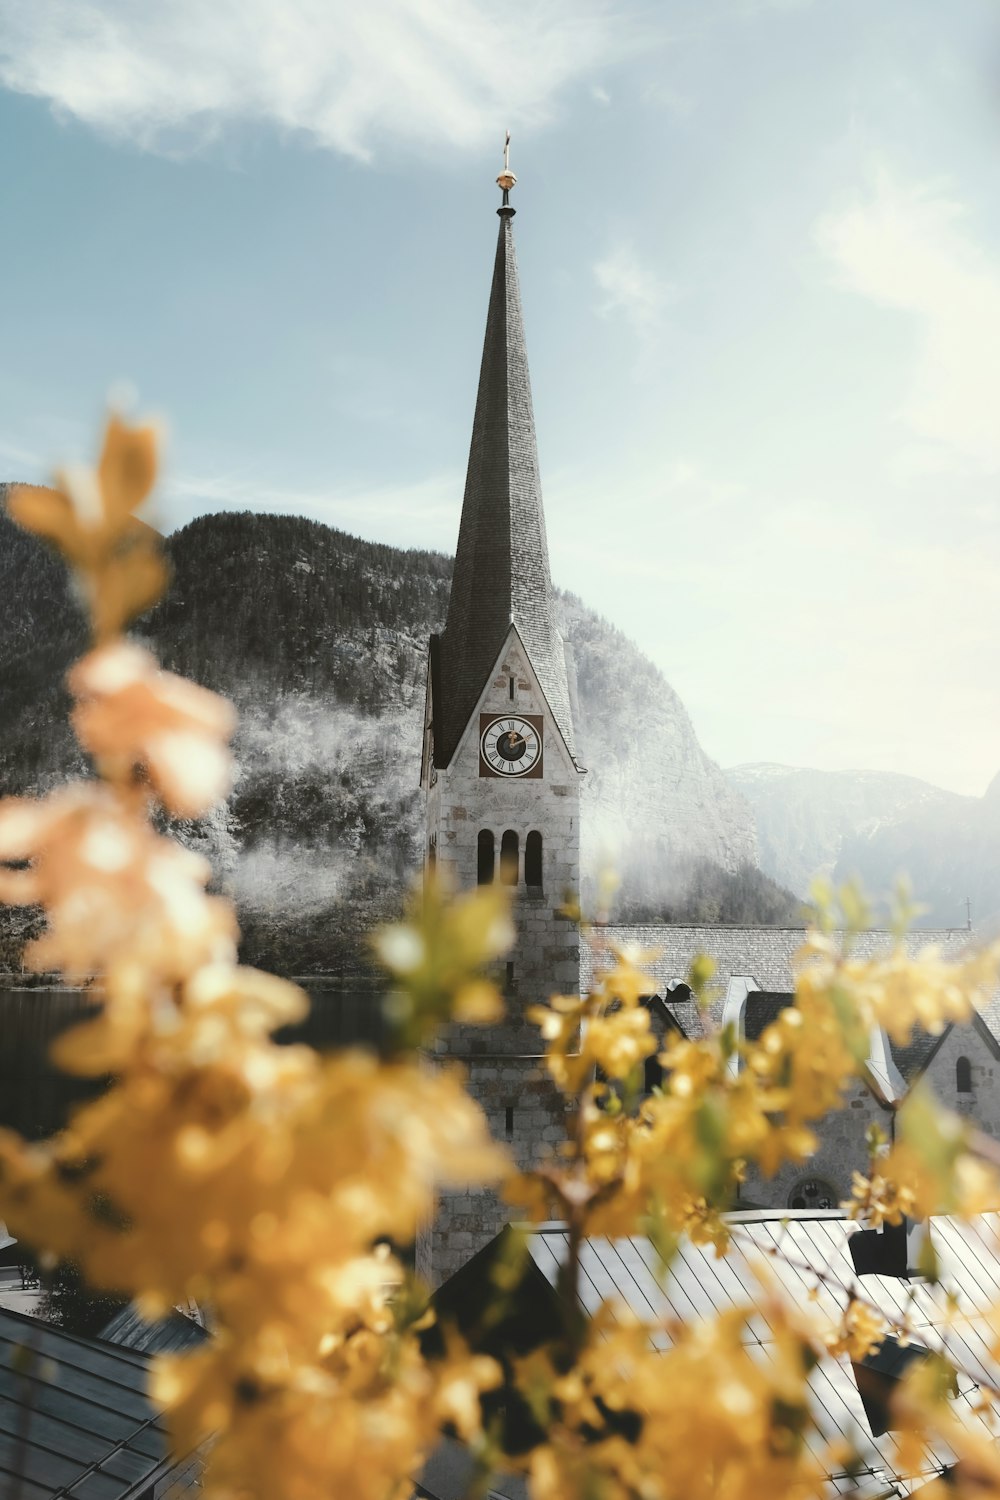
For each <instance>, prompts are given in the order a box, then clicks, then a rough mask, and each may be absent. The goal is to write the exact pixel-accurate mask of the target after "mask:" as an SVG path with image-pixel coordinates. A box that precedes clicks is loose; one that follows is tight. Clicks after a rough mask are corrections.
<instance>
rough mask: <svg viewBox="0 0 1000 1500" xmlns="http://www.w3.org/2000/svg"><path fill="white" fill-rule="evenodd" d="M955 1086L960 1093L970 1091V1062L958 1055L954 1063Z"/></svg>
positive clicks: (969, 1092) (968, 1092)
mask: <svg viewBox="0 0 1000 1500" xmlns="http://www.w3.org/2000/svg"><path fill="white" fill-rule="evenodd" d="M955 1087H956V1089H957V1090H958V1092H959V1093H960V1094H971V1093H972V1064H971V1063H970V1061H969V1059H968V1058H967V1057H960V1058H959V1059H958V1061H957V1062H956V1064H955Z"/></svg>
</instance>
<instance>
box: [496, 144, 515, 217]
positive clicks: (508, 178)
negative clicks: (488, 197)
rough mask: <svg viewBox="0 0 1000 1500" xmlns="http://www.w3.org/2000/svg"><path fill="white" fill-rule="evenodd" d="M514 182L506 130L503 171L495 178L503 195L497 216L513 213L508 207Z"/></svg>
mask: <svg viewBox="0 0 1000 1500" xmlns="http://www.w3.org/2000/svg"><path fill="white" fill-rule="evenodd" d="M516 182H517V178H516V177H515V176H514V173H513V172H512V171H511V170H510V131H509V130H508V131H507V136H506V139H505V141H504V144H503V171H502V172H501V173H500V176H499V177H498V178H497V187H498V188H499V189H500V191H501V192H502V193H503V203H502V204H501V205H500V207H499V208H498V209H497V213H498V214H502V213H508V214H512V213H514V209H512V208H511V206H510V190H511V188H512V187H513V186H514V184H515V183H516Z"/></svg>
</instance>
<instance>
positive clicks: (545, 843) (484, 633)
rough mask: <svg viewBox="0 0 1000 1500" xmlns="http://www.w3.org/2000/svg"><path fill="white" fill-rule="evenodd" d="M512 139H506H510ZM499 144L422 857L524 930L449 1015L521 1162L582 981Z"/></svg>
mask: <svg viewBox="0 0 1000 1500" xmlns="http://www.w3.org/2000/svg"><path fill="white" fill-rule="evenodd" d="M509 139H510V138H509V137H508V145H509ZM514 182H515V178H514V174H513V173H512V172H511V171H510V169H509V165H508V160H507V152H506V151H505V153H504V170H503V172H502V173H501V174H500V176H499V177H498V178H497V185H498V186H499V187H500V189H501V190H502V193H503V202H502V204H501V207H500V208H499V209H498V210H497V212H498V214H499V216H500V232H499V237H498V241H497V251H496V260H495V262H494V266H493V284H492V288H491V291H490V301H489V310H488V312H487V318H486V337H485V340H484V344H483V359H482V365H481V367H480V372H479V393H478V396H477V398H476V411H475V417H474V420H473V426H472V443H471V447H470V450H469V467H468V473H467V477H466V482H465V498H464V501H463V504H462V519H461V524H460V527H459V534H458V548H457V552H456V556H455V571H454V576H453V581H452V589H451V600H450V603H449V607H448V618H447V622H446V624H445V628H444V631H443V633H442V634H441V635H440V636H432V638H431V642H430V661H429V671H428V683H427V712H426V715H425V728H424V745H423V761H422V768H421V785H422V787H423V790H424V792H425V794H426V799H427V847H426V858H427V863H428V866H429V867H435V868H436V869H437V871H438V872H439V873H440V874H441V875H442V876H444V877H445V878H447V879H449V880H450V882H451V884H452V886H453V887H455V888H458V889H461V888H468V887H471V886H474V885H477V884H486V883H488V882H491V881H494V880H496V881H503V882H505V883H507V884H508V885H510V886H511V888H512V893H513V898H514V920H515V925H516V931H517V940H516V943H515V946H514V948H513V949H512V950H511V952H510V954H509V955H508V962H507V964H506V972H505V975H504V990H505V995H506V1012H507V1013H506V1018H505V1020H504V1021H503V1022H501V1023H500V1024H498V1025H496V1026H492V1027H486V1028H483V1027H459V1026H454V1027H452V1028H450V1029H449V1031H448V1033H447V1035H446V1036H445V1037H444V1038H443V1040H442V1041H441V1043H440V1044H439V1046H440V1048H441V1050H442V1051H444V1052H445V1053H446V1054H447V1055H450V1056H460V1057H461V1058H462V1061H463V1063H464V1065H465V1067H466V1068H467V1069H468V1073H469V1089H470V1092H471V1093H472V1095H473V1096H474V1097H475V1098H477V1099H478V1100H479V1102H480V1104H481V1105H482V1107H483V1108H484V1109H485V1111H486V1113H487V1116H488V1118H489V1121H490V1125H491V1128H492V1130H493V1133H494V1135H495V1136H496V1137H497V1138H498V1139H499V1140H501V1141H505V1142H507V1144H508V1145H509V1147H510V1149H511V1151H512V1152H513V1154H514V1155H515V1157H516V1158H517V1159H518V1161H519V1163H520V1165H522V1166H527V1165H529V1164H530V1163H531V1162H532V1161H533V1160H534V1159H536V1157H537V1155H538V1153H539V1152H540V1150H542V1149H544V1148H545V1147H546V1146H548V1145H550V1144H554V1143H555V1142H557V1141H559V1140H560V1139H561V1138H562V1136H563V1134H564V1123H563V1109H562V1102H561V1099H560V1098H559V1096H558V1094H557V1093H556V1091H555V1089H554V1088H553V1086H552V1085H551V1083H550V1082H549V1080H548V1078H547V1075H546V1074H545V1072H544V1069H543V1067H542V1059H541V1053H542V1047H541V1043H540V1040H539V1035H538V1031H537V1029H536V1028H535V1027H534V1026H532V1025H531V1024H530V1023H529V1022H528V1021H527V1020H526V1019H525V1012H526V1010H527V1009H528V1007H529V1006H531V1005H534V1004H536V1003H537V1002H539V1001H542V1000H544V999H546V998H547V997H548V996H549V995H550V994H552V993H554V992H557V991H562V992H564V993H574V992H575V991H576V990H577V989H578V987H579V982H580V946H579V935H578V931H577V928H576V926H575V924H574V923H573V922H572V921H571V920H569V919H567V918H566V917H564V916H563V915H562V907H563V904H564V902H565V900H566V897H567V895H570V894H572V895H576V894H577V892H578V890H579V867H580V779H581V776H582V775H583V768H582V767H581V766H580V764H579V762H578V760H577V756H576V750H575V746H574V736H573V713H572V707H571V696H570V689H569V680H568V674H567V664H566V654H565V651H564V647H563V641H562V638H561V636H560V634H559V630H558V628H557V625H556V618H555V606H554V600H553V594H552V582H551V578H550V575H549V558H548V547H547V544H546V538H545V517H544V513H543V510H542V490H541V483H540V480H539V473H538V451H537V446H536V443H535V421H534V414H533V411H532V404H531V385H530V381H529V378H528V360H527V354H526V351H525V344H524V326H523V319H522V315H521V296H520V290H519V287H518V278H517V261H516V258H515V254H514V234H513V220H514V209H513V208H512V207H511V205H510V201H509V199H510V191H511V189H512V188H513V186H514ZM506 1219H507V1213H506V1210H505V1209H504V1207H503V1205H502V1204H501V1203H500V1202H499V1200H498V1199H497V1197H496V1196H495V1194H493V1193H491V1192H478V1193H463V1194H461V1195H451V1196H448V1197H446V1198H445V1200H444V1202H443V1204H442V1208H441V1212H440V1214H439V1217H438V1220H437V1223H436V1224H435V1226H434V1228H433V1229H432V1230H431V1231H430V1232H429V1233H428V1234H427V1235H426V1236H425V1237H424V1239H423V1240H422V1242H421V1244H420V1245H419V1246H418V1268H419V1269H420V1271H421V1272H422V1274H423V1275H424V1276H426V1277H427V1279H428V1280H429V1281H431V1282H433V1283H435V1284H436V1283H438V1282H440V1281H442V1280H443V1279H444V1278H445V1277H447V1276H449V1275H451V1274H452V1273H453V1272H454V1271H456V1270H457V1269H458V1268H459V1267H460V1266H461V1265H463V1264H464V1263H465V1261H467V1260H468V1259H469V1258H470V1256H471V1255H473V1254H474V1253H475V1251H476V1250H478V1249H479V1248H480V1247H481V1246H482V1245H484V1244H485V1243H486V1242H487V1241H488V1240H489V1239H490V1238H491V1237H492V1236H493V1235H494V1234H496V1233H497V1231H498V1230H499V1229H500V1228H501V1227H502V1225H503V1224H504V1223H505V1222H506Z"/></svg>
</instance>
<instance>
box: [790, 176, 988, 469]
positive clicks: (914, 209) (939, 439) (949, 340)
mask: <svg viewBox="0 0 1000 1500" xmlns="http://www.w3.org/2000/svg"><path fill="white" fill-rule="evenodd" d="M817 238H818V242H819V245H820V247H821V249H822V250H823V251H824V252H825V253H826V255H827V256H829V257H830V258H831V259H832V260H833V262H834V263H835V264H836V266H837V268H838V271H839V275H840V278H841V280H842V282H843V284H844V285H845V286H848V287H850V288H851V290H852V291H855V292H858V293H860V294H861V295H862V296H865V297H868V298H870V299H871V300H872V301H873V302H876V303H879V304H881V305H882V306H884V307H890V308H895V309H898V310H899V311H901V312H904V313H908V314H910V315H911V316H912V317H913V318H914V319H915V320H916V324H917V328H918V332H919V343H918V347H917V354H916V364H915V369H914V372H913V375H912V379H911V382H910V386H909V389H908V390H907V392H906V395H905V397H904V399H903V402H902V404H901V407H900V410H899V416H900V418H901V419H902V421H903V422H904V423H905V424H906V425H907V426H908V427H909V428H910V430H911V432H912V434H913V435H914V436H915V438H916V439H918V441H919V444H920V446H919V447H918V448H916V449H914V448H910V449H909V450H907V451H906V452H904V453H902V454H901V455H899V457H898V460H897V470H898V472H906V473H912V472H913V471H914V470H917V471H926V470H927V469H950V470H951V472H952V473H954V470H955V464H956V461H958V462H960V463H961V464H962V465H963V466H964V467H965V468H967V469H978V470H980V471H986V472H994V471H996V470H998V469H1000V422H998V421H997V392H998V390H1000V259H998V258H997V257H996V256H993V255H990V254H988V253H987V252H986V251H985V250H984V249H983V248H982V246H981V245H979V244H978V243H977V241H976V239H975V236H974V234H973V232H972V228H971V225H970V222H969V214H968V211H967V209H966V208H965V206H964V205H963V204H962V203H960V202H959V201H957V200H956V199H955V198H954V197H953V196H952V195H950V194H949V193H948V192H947V191H946V190H945V189H944V188H943V187H941V185H940V184H907V183H903V182H900V181H899V180H898V179H896V178H895V177H893V176H892V175H891V174H890V173H889V172H888V171H886V170H885V169H884V168H880V169H878V170H877V172H876V174H875V186H874V189H873V190H872V191H871V192H870V193H869V194H868V195H867V196H866V197H864V198H863V199H859V200H857V201H856V202H854V203H853V204H851V205H850V206H849V207H847V208H843V209H840V210H838V211H836V212H833V213H830V214H827V215H826V216H825V217H824V218H823V219H822V220H821V221H820V223H819V225H818V228H817Z"/></svg>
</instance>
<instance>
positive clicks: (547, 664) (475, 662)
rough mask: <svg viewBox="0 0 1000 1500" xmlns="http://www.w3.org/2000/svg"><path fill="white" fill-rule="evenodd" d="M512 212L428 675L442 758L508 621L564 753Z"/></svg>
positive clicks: (567, 728)
mask: <svg viewBox="0 0 1000 1500" xmlns="http://www.w3.org/2000/svg"><path fill="white" fill-rule="evenodd" d="M512 219H513V209H510V208H506V209H501V210H500V234H499V238H498V241H497V253H496V261H495V263H494V268H493V286H492V290H491V292H490V304H489V312H488V314H487V319H486V337H485V340H484V343H483V360H482V365H481V368H480V373H479V394H478V397H477V399H476V414H475V418H474V421H473V427H472V444H471V447H470V449H469V467H468V474H467V477H466V482H465V499H464V501H463V504H462V521H461V527H460V530H459V536H458V550H457V552H456V555H455V572H454V576H453V581H452V586H451V600H450V603H449V606H448V619H447V623H446V625H445V629H444V633H443V635H442V636H441V638H440V641H439V642H438V644H437V651H436V654H437V657H438V664H437V667H438V669H437V671H436V672H435V673H434V677H435V682H434V694H435V697H434V759H435V764H436V765H438V766H446V765H448V763H449V762H450V760H451V757H452V755H453V754H454V752H455V749H456V747H457V745H458V741H459V739H460V738H461V735H462V731H463V730H464V728H465V726H466V724H467V723H468V721H469V719H470V717H471V715H472V713H473V711H474V710H475V706H476V702H477V700H478V699H479V695H480V694H481V693H482V691H483V688H484V687H485V686H486V683H487V680H488V678H489V674H490V672H491V671H492V670H493V667H494V664H495V662H496V659H497V657H498V655H499V654H500V650H501V647H502V646H503V643H504V640H505V638H506V636H507V632H508V630H509V629H510V626H511V624H512V623H513V624H515V625H516V626H517V628H518V631H519V632H520V635H521V639H522V640H523V642H524V644H525V646H526V648H527V651H528V655H529V656H530V658H531V664H532V666H533V667H534V669H535V672H536V674H537V676H538V680H539V682H540V683H541V686H542V688H543V690H544V692H545V696H546V698H547V699H548V702H549V707H550V708H551V709H552V712H553V714H554V715H555V718H556V722H557V723H558V725H559V728H560V730H561V731H562V734H563V737H564V739H565V740H566V743H567V745H568V746H569V747H570V750H572V748H573V726H572V720H571V712H570V700H569V687H568V684H567V676H566V658H565V655H564V652H563V644H562V640H561V638H560V635H559V632H558V630H557V629H556V624H555V612H554V608H553V598H552V582H551V578H550V575H549V556H548V546H547V543H546V538H545V516H544V512H543V509H542V486H541V480H540V478H539V472H538V449H537V446H536V443H535V418H534V413H533V410H532V403H531V381H530V379H529V376H528V357H527V351H526V349H525V343H524V321H523V317H522V314H521V294H520V288H519V286H518V278H517V259H516V256H515V254H514V238H513V227H512Z"/></svg>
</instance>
